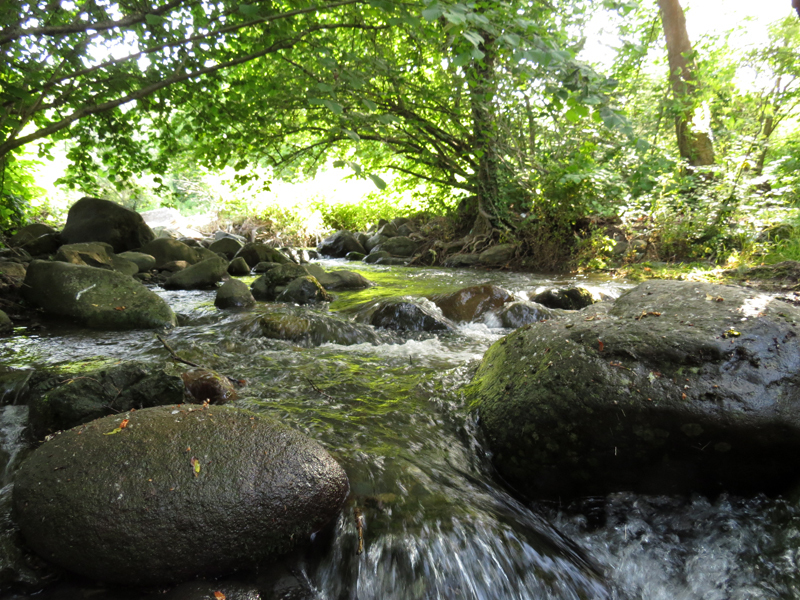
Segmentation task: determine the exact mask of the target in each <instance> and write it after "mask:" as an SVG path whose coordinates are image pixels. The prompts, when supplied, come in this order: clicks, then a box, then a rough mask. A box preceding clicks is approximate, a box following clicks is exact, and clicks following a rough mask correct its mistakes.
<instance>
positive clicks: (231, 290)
mask: <svg viewBox="0 0 800 600" xmlns="http://www.w3.org/2000/svg"><path fill="white" fill-rule="evenodd" d="M255 303H256V299H255V298H253V294H252V293H250V288H249V287H247V284H246V283H245V282H244V281H240V280H239V279H229V280H228V281H226V282H225V283H223V284H222V285H221V286H220V287H219V288H217V295H216V297H215V298H214V306H216V307H217V308H246V307H248V306H253V305H254V304H255Z"/></svg>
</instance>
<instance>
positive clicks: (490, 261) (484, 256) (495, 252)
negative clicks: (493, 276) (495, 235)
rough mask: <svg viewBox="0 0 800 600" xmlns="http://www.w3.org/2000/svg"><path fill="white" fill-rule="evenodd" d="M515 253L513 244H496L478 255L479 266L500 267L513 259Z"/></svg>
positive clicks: (515, 248)
mask: <svg viewBox="0 0 800 600" xmlns="http://www.w3.org/2000/svg"><path fill="white" fill-rule="evenodd" d="M516 252H517V247H516V246H515V245H514V244H498V245H497V246H492V247H491V248H487V249H486V250H484V251H483V252H481V253H480V264H481V265H483V266H484V267H502V266H505V265H506V264H508V262H509V261H511V259H512V258H514V255H515V254H516Z"/></svg>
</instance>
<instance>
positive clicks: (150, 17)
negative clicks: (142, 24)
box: [144, 15, 164, 25]
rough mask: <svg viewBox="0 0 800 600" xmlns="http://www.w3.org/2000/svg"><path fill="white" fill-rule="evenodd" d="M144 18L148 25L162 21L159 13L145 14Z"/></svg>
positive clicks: (162, 18)
mask: <svg viewBox="0 0 800 600" xmlns="http://www.w3.org/2000/svg"><path fill="white" fill-rule="evenodd" d="M144 20H145V21H147V24H148V25H158V24H160V23H163V22H164V17H162V16H161V15H145V16H144Z"/></svg>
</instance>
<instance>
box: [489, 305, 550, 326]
mask: <svg viewBox="0 0 800 600" xmlns="http://www.w3.org/2000/svg"><path fill="white" fill-rule="evenodd" d="M560 314H561V313H560V311H558V310H557V309H552V308H547V307H546V306H542V305H541V304H539V303H537V302H511V303H510V304H505V305H503V307H502V308H500V310H498V311H497V313H496V315H497V319H498V320H499V322H500V325H501V326H502V327H508V328H510V329H516V328H517V327H522V326H523V325H528V324H529V323H537V322H539V321H546V320H547V319H556V318H558V317H559V316H560Z"/></svg>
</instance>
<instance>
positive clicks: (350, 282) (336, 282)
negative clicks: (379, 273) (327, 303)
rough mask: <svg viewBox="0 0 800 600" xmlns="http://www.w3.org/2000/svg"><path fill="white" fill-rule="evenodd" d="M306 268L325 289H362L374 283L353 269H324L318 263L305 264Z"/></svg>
mask: <svg viewBox="0 0 800 600" xmlns="http://www.w3.org/2000/svg"><path fill="white" fill-rule="evenodd" d="M306 269H308V273H309V274H310V275H313V276H314V277H316V278H317V281H319V282H320V283H321V284H322V287H324V288H325V289H326V290H363V289H365V288H368V287H372V286H373V285H374V284H373V283H372V282H371V281H370V280H369V279H367V278H366V277H364V276H363V275H362V274H361V273H356V272H354V271H344V270H337V271H325V270H323V268H322V267H320V266H319V265H306Z"/></svg>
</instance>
